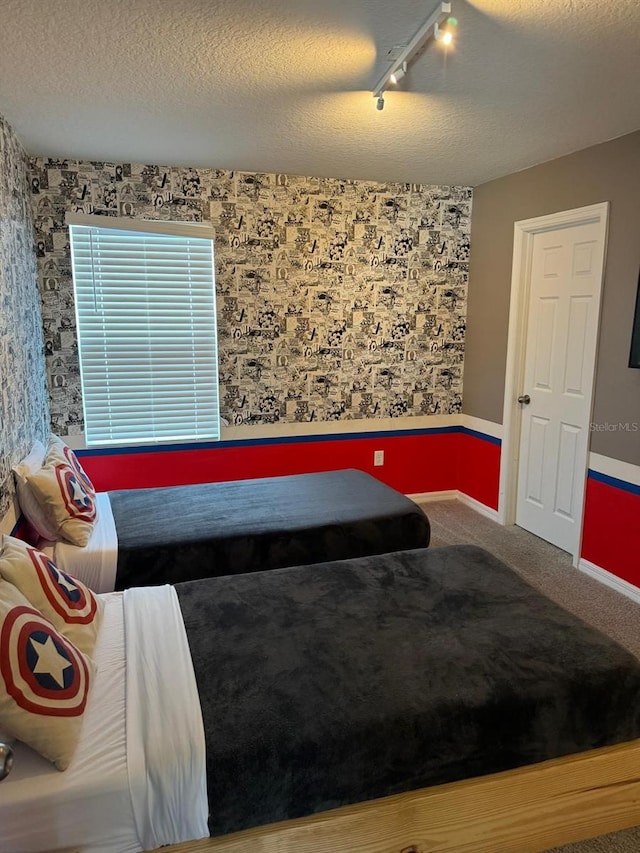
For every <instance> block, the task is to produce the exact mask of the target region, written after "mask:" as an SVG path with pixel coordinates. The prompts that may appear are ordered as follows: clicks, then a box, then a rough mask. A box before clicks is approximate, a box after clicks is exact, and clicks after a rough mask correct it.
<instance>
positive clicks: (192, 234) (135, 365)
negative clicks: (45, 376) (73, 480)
mask: <svg viewBox="0 0 640 853" xmlns="http://www.w3.org/2000/svg"><path fill="white" fill-rule="evenodd" d="M67 222H68V223H69V231H70V235H71V259H72V264H73V280H74V285H75V299H76V318H77V327H78V349H79V358H80V372H81V379H82V392H83V403H84V415H85V431H86V442H87V445H88V446H89V447H91V446H94V447H95V446H99V445H107V444H143V443H145V442H160V441H162V442H172V441H194V440H203V439H209V440H211V439H218V438H219V437H220V426H219V423H220V422H219V402H218V363H217V339H216V305H215V285H214V266H213V231H212V228H211V226H210V225H209V224H199V223H180V222H148V221H136V220H131V219H120V218H111V217H105V216H100V217H98V216H93V217H91V216H68V217H67Z"/></svg>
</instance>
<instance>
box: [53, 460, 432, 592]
mask: <svg viewBox="0 0 640 853" xmlns="http://www.w3.org/2000/svg"><path fill="white" fill-rule="evenodd" d="M97 499H98V518H99V524H98V526H97V527H96V528H95V529H94V533H93V535H92V537H91V539H90V540H89V543H88V544H87V546H85V547H84V548H80V547H78V546H74V545H71V544H69V543H65V542H58V543H56V545H55V548H53V546H49V547H48V550H49V553H51V554H53V555H54V559H55V560H56V562H57V563H58V565H59V566H60V568H62V569H63V570H65V571H67V572H68V573H69V574H71V575H74V576H75V577H79V578H80V579H81V580H83V581H84V582H85V583H87V584H88V585H89V586H90V587H91V588H92V589H94V590H96V591H98V592H108V591H111V590H113V589H125V588H127V587H130V586H147V585H155V584H163V583H178V582H181V581H188V580H195V579H198V578H203V577H214V576H219V575H229V574H238V573H243V572H252V571H257V570H265V569H277V568H282V567H285V566H295V565H305V564H308V563H316V562H323V561H330V560H342V559H347V558H350V557H362V556H368V555H371V554H381V553H386V552H388V551H397V550H402V549H411V548H421V547H426V546H427V545H428V544H429V538H430V527H429V521H428V519H427V517H426V515H425V514H424V512H423V511H422V510H421V509H420V508H419V507H418V506H417V505H416V504H415V503H414V502H413V501H411V500H410V499H409V498H407V497H405V496H404V495H402V494H400V493H399V492H397V491H395V490H394V489H392V488H390V487H389V486H386V485H385V484H383V483H381V482H380V481H379V480H376V479H375V478H374V477H371V476H370V475H369V474H366V473H364V472H363V471H357V470H354V469H350V470H343V471H326V472H321V473H316V474H298V475H292V476H285V477H268V478H264V479H256V480H241V481H236V482H223V483H205V484H200V485H190V486H173V487H168V488H160V489H136V490H123V491H113V492H109V493H102V494H99V495H98V498H97Z"/></svg>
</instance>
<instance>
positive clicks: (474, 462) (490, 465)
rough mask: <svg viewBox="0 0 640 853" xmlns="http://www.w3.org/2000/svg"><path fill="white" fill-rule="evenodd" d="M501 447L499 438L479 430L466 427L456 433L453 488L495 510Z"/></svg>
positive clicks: (496, 506) (498, 485)
mask: <svg viewBox="0 0 640 853" xmlns="http://www.w3.org/2000/svg"><path fill="white" fill-rule="evenodd" d="M500 450H501V443H500V441H499V440H498V439H491V438H490V437H489V436H486V437H482V438H481V437H480V434H479V433H475V432H470V431H467V430H463V431H462V432H461V433H460V435H459V436H458V475H457V486H456V488H457V489H459V491H461V492H463V493H464V494H465V495H469V497H471V498H475V500H477V501H480V503H481V504H484V505H485V506H488V507H491V509H496V510H497V509H498V494H499V490H500V489H499V487H500Z"/></svg>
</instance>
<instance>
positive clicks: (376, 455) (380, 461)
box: [373, 450, 384, 466]
mask: <svg viewBox="0 0 640 853" xmlns="http://www.w3.org/2000/svg"><path fill="white" fill-rule="evenodd" d="M373 464H374V465H376V466H380V465H384V450H374V451H373Z"/></svg>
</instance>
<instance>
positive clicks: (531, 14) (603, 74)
mask: <svg viewBox="0 0 640 853" xmlns="http://www.w3.org/2000/svg"><path fill="white" fill-rule="evenodd" d="M452 5H453V9H452V11H453V14H454V15H455V17H456V18H457V19H458V21H459V27H458V34H457V40H456V45H455V48H453V49H450V50H449V51H448V52H446V53H445V52H444V51H443V50H442V49H441V48H440V45H438V44H435V43H433V42H432V43H431V44H430V45H429V47H428V48H427V49H426V50H425V51H423V52H422V54H421V55H420V56H419V57H417V58H416V60H415V61H414V62H413V63H412V64H411V66H410V69H409V73H408V74H407V76H406V77H405V79H404V80H403V81H402V82H401V84H400V86H399V87H398V91H394V92H389V93H388V94H387V97H386V106H385V109H384V110H383V111H382V112H379V111H377V110H376V109H375V101H374V99H373V97H372V94H371V91H370V90H371V88H372V86H373V85H374V83H375V81H376V80H377V78H378V76H379V75H380V74H381V73H382V72H383V71H384V70H385V69H386V68H387V67H388V66H387V64H386V54H387V51H388V50H389V49H390V48H392V47H393V46H394V45H399V44H403V43H406V42H407V41H408V40H409V39H410V37H411V36H412V35H413V33H414V32H415V30H417V28H418V26H419V25H420V24H421V23H422V22H423V21H424V20H425V19H426V18H427V17H428V16H429V14H430V13H431V11H432V10H433V9H434V7H435V6H436V2H435V0H56V2H52V0H0V113H2V114H4V115H5V117H6V118H7V119H8V121H9V122H10V123H11V124H12V125H13V127H14V128H15V130H16V131H17V132H18V134H19V136H20V137H21V139H22V141H23V143H24V145H25V147H26V148H27V150H28V151H29V152H30V153H33V154H43V155H50V156H64V157H77V158H83V159H93V160H104V159H106V160H111V161H114V160H116V161H118V160H119V161H137V162H140V161H142V162H148V163H161V164H167V165H182V164H188V165H193V166H214V167H217V168H230V169H245V170H250V171H268V172H281V171H282V172H288V173H290V174H304V175H316V176H332V177H344V178H365V179H372V180H398V181H410V182H424V183H450V184H463V185H477V184H480V183H483V182H484V181H487V180H490V179H491V178H494V177H498V176H500V175H504V174H508V173H510V172H514V171H517V170H519V169H523V168H526V167H527V166H531V165H533V164H535V163H540V162H542V161H544V160H549V159H552V158H554V157H558V156H560V155H562V154H567V153H569V152H571V151H576V150H578V149H580V148H586V147H588V146H590V145H593V144H595V143H597V142H602V141H604V140H606V139H610V138H613V137H616V136H620V135H622V134H625V133H629V132H631V131H633V130H636V129H638V128H640V0H616V2H602V0H601V2H595V0H472V1H470V0H452Z"/></svg>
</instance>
